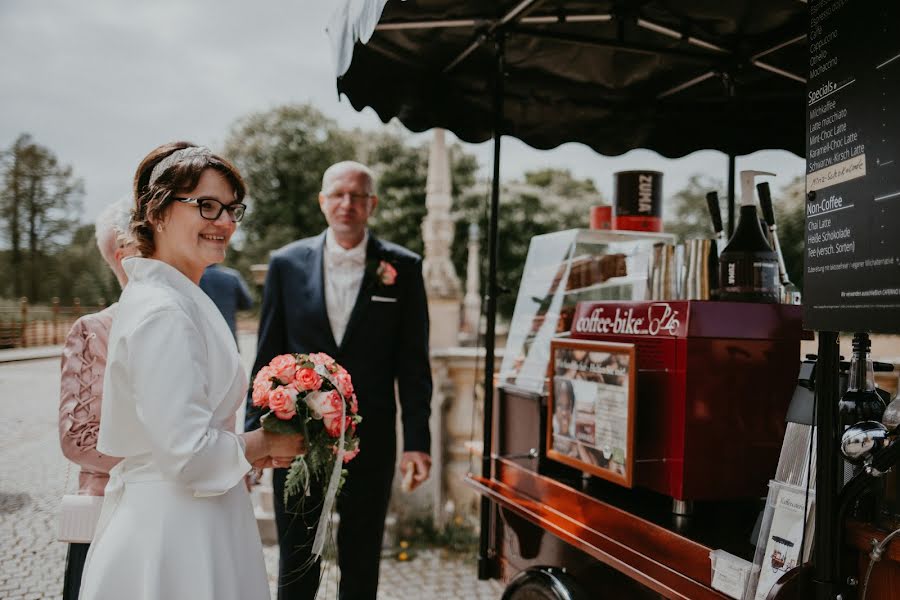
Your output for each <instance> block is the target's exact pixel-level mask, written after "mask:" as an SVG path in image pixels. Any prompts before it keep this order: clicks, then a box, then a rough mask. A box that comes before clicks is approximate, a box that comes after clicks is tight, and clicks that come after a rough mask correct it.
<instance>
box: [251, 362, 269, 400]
mask: <svg viewBox="0 0 900 600" xmlns="http://www.w3.org/2000/svg"><path fill="white" fill-rule="evenodd" d="M272 377H273V373H272V369H270V368H269V367H263V368H262V369H260V370H259V372H258V373H257V374H256V378H255V379H254V380H253V406H257V407H260V406H268V404H269V391H270V390H271V389H272Z"/></svg>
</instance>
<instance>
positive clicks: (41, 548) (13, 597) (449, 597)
mask: <svg viewBox="0 0 900 600" xmlns="http://www.w3.org/2000/svg"><path fill="white" fill-rule="evenodd" d="M241 346H242V347H244V348H246V346H245V345H244V343H243V340H242V344H241ZM2 352H9V351H2ZM58 390H59V358H58V356H53V357H52V358H47V359H42V360H39V359H33V360H27V361H16V362H5V363H4V362H3V361H2V359H0V599H4V600H50V599H58V598H60V597H61V590H62V578H63V569H64V563H65V552H66V547H65V545H64V544H62V543H60V542H57V541H56V539H55V530H56V511H57V509H58V506H59V499H60V497H61V496H62V494H63V493H64V490H66V489H70V490H71V489H74V487H75V485H76V480H77V477H76V473H77V471H76V469H75V468H74V467H73V468H72V469H71V471H70V472H68V473H67V470H68V469H67V461H66V460H65V459H64V458H63V456H62V454H61V452H60V450H59V442H58V439H57V421H56V419H57V403H58V393H59V391H58ZM277 560H278V556H277V550H276V548H275V547H267V548H266V564H267V568H268V571H269V574H270V582H271V587H272V597H273V598H274V597H275V590H276V584H277V582H276V581H275V573H276V572H277ZM381 568H382V571H381V573H382V575H381V581H382V585H381V590H382V591H381V592H380V593H379V596H378V597H379V600H400V599H403V600H406V599H415V600H419V599H426V598H427V599H428V600H482V599H483V600H488V599H490V600H496V599H497V598H499V597H500V590H501V586H500V585H499V584H498V583H497V582H478V581H477V579H476V576H475V563H474V560H465V561H464V560H460V559H458V558H448V557H445V556H444V555H443V554H442V553H441V552H440V551H439V550H427V551H419V552H418V553H417V555H416V557H415V558H414V559H413V560H411V561H408V562H398V561H396V560H394V559H385V560H383V561H382V567H381ZM336 576H337V573H336V569H335V568H333V567H332V568H330V569H328V570H327V571H326V584H325V586H324V587H323V590H324V593H323V594H321V595H320V599H330V598H335V597H336V585H335V583H334V582H335V579H336ZM161 600H162V599H161ZM165 600H170V599H165ZM173 600H174V599H173Z"/></svg>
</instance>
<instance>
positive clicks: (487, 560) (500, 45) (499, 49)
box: [478, 31, 506, 580]
mask: <svg viewBox="0 0 900 600" xmlns="http://www.w3.org/2000/svg"><path fill="white" fill-rule="evenodd" d="M495 42H496V50H495V51H496V58H497V63H496V72H495V73H494V170H493V171H494V172H493V176H492V181H491V212H490V217H489V220H488V277H487V286H488V289H487V331H486V332H485V340H484V354H485V358H484V445H483V446H482V449H481V476H482V477H484V478H485V479H490V478H491V471H492V463H493V427H494V343H495V341H496V340H495V335H494V328H495V326H496V324H497V226H498V220H499V214H500V138H501V136H502V134H503V78H504V75H505V73H504V71H505V69H506V65H505V57H504V33H503V32H502V31H501V32H497V34H496V38H495ZM492 512H493V508H492V505H491V502H490V500H488V498H487V496H484V495H482V496H481V531H480V536H479V543H478V579H481V580H485V579H490V578H491V576H492V571H493V569H492V565H493V560H494V556H495V554H496V552H495V549H494V548H492V547H491V540H492V537H493V528H492V527H491V515H492Z"/></svg>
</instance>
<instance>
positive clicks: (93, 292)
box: [48, 224, 121, 306]
mask: <svg viewBox="0 0 900 600" xmlns="http://www.w3.org/2000/svg"><path fill="white" fill-rule="evenodd" d="M54 259H55V260H54V261H53V268H52V269H51V273H50V278H51V280H50V281H49V282H48V283H49V284H50V285H49V287H50V289H52V290H54V295H56V296H58V297H59V298H60V299H61V300H62V301H63V303H65V304H69V303H71V302H72V300H73V299H75V298H78V299H80V301H81V303H82V305H83V306H105V305H109V304H111V303H112V302H115V301H116V299H117V298H118V297H119V294H120V292H121V290H120V289H119V282H118V281H116V276H115V275H114V274H113V272H112V270H111V269H110V268H109V266H108V265H107V264H106V261H104V260H103V257H102V256H101V255H100V250H99V249H98V248H97V240H96V238H95V237H94V225H93V224H87V225H81V226H80V227H78V229H76V230H75V234H74V235H73V236H72V241H71V243H70V244H69V245H68V246H67V247H66V248H65V251H63V252H59V253H58V254H56V255H55V256H54Z"/></svg>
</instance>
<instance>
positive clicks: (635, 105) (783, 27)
mask: <svg viewBox="0 0 900 600" xmlns="http://www.w3.org/2000/svg"><path fill="white" fill-rule="evenodd" d="M807 26H808V13H807V6H806V3H805V2H803V1H801V0H595V1H587V0H580V1H576V0H504V1H499V2H489V1H488V0H406V1H405V2H401V1H400V0H343V3H342V4H340V5H339V8H338V10H337V12H336V13H335V16H334V17H333V19H332V21H331V23H330V25H329V34H330V36H331V41H332V45H333V47H334V55H335V58H336V63H337V75H338V90H339V91H340V92H343V93H344V94H346V95H347V97H348V98H349V99H350V102H351V103H352V104H353V107H354V108H356V109H357V110H362V109H363V108H365V107H367V106H370V107H372V108H373V109H374V110H375V111H376V112H377V113H378V115H379V117H381V119H382V120H383V121H385V122H387V121H389V120H390V119H391V118H393V117H397V118H398V119H399V120H400V122H402V123H403V124H404V125H405V126H406V127H407V128H409V129H411V130H413V131H425V130H427V129H431V128H433V127H442V128H445V129H448V130H450V131H452V132H453V133H455V134H456V135H457V136H458V137H459V138H460V139H462V140H464V141H467V142H476V143H477V142H483V141H485V140H487V139H490V138H491V137H493V138H494V164H493V185H492V189H491V210H490V220H489V228H488V277H487V284H488V293H487V307H486V311H485V312H486V316H487V335H486V338H485V354H486V359H485V368H484V415H485V422H484V448H485V452H484V453H483V456H482V474H483V475H484V476H485V477H489V476H490V473H491V458H490V449H491V448H492V442H491V438H492V423H491V415H492V413H493V407H492V403H493V372H494V342H495V337H494V325H495V318H496V297H497V277H496V268H497V243H498V238H497V215H498V212H499V209H500V202H499V196H500V192H499V176H500V162H499V156H500V141H501V137H502V135H512V136H514V137H517V138H519V139H521V140H522V141H524V142H526V143H528V144H530V145H532V146H534V147H536V148H544V149H546V148H553V147H555V146H558V145H559V144H562V143H565V142H581V143H584V144H586V145H588V146H590V147H591V148H593V149H594V150H596V151H598V152H600V153H602V154H606V155H616V154H621V153H623V152H626V151H628V150H631V149H633V148H648V149H650V150H655V151H656V152H658V153H660V154H662V155H664V156H668V157H678V156H683V155H685V154H688V153H690V152H693V151H695V150H703V149H717V150H721V151H723V152H725V153H727V154H728V155H729V157H730V160H729V172H730V173H729V176H730V178H732V181H731V182H730V183H729V187H730V188H732V189H733V171H734V156H735V155H738V154H748V153H750V152H754V151H756V150H763V149H769V148H778V149H784V150H789V151H791V152H794V153H795V154H797V155H800V156H804V155H805V148H806V142H805V139H804V138H805V122H806V119H805V115H804V109H805V92H806V73H807V43H806V32H807ZM357 42H362V43H357ZM500 72H502V73H503V74H504V77H498V76H497V74H498V73H500ZM733 195H734V194H733V193H731V194H730V198H729V202H730V207H729V225H731V224H732V223H733V212H734V198H733ZM729 229H731V227H729ZM481 508H482V510H481V524H482V527H481V543H480V548H479V561H478V564H479V567H478V572H479V577H480V578H486V577H488V576H489V574H490V567H489V563H490V559H489V556H490V553H489V552H488V546H489V543H490V540H489V537H488V535H489V534H488V531H489V527H488V526H487V525H488V522H489V502H488V500H487V499H486V498H485V497H482V504H481ZM817 535H818V533H817ZM822 537H823V539H824V537H825V536H822Z"/></svg>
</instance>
